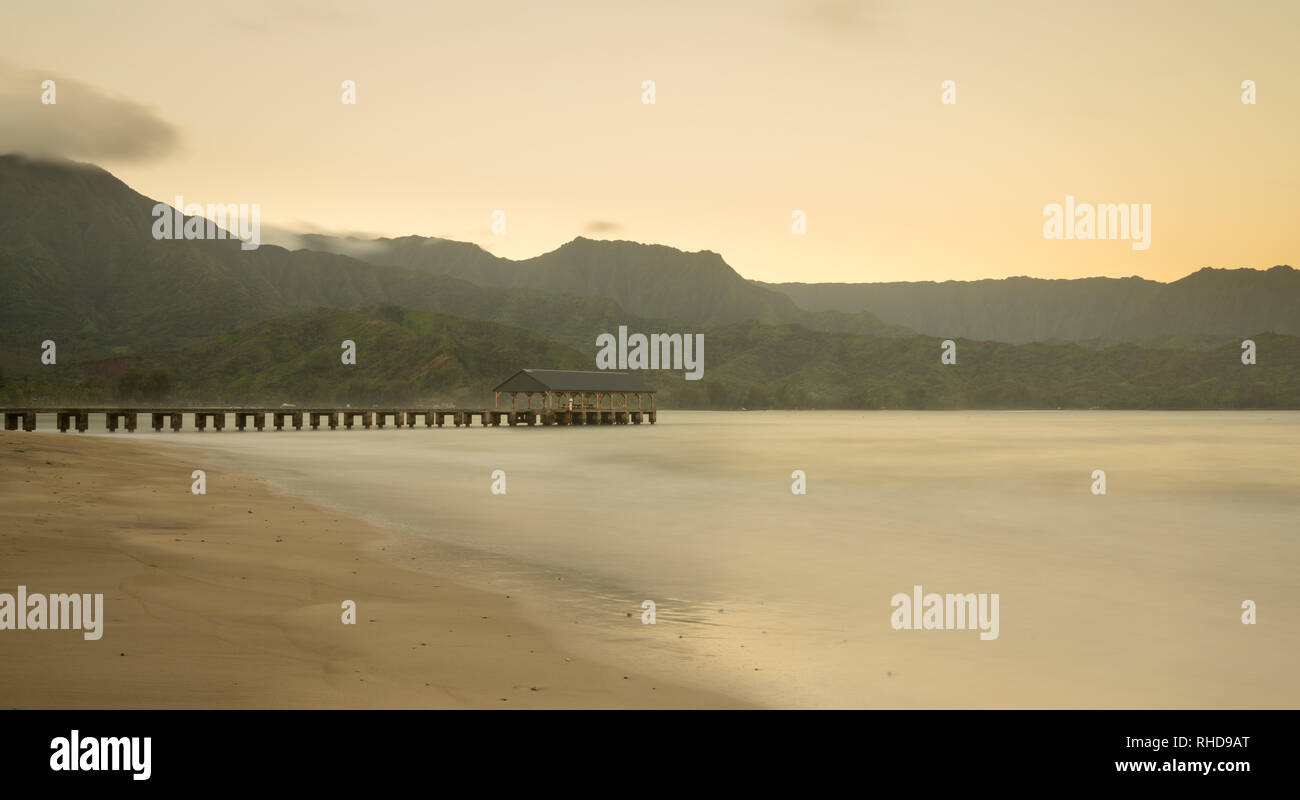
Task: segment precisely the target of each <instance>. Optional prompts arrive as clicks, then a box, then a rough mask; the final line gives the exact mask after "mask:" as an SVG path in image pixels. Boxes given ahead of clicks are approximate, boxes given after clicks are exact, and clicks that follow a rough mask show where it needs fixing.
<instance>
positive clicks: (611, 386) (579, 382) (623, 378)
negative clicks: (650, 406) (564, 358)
mask: <svg viewBox="0 0 1300 800" xmlns="http://www.w3.org/2000/svg"><path fill="white" fill-rule="evenodd" d="M495 391H498V392H653V391H654V388H653V387H651V386H649V385H647V384H646V383H645V381H642V380H641V379H640V378H638V377H636V376H635V375H633V374H632V373H630V372H582V371H580V370H573V369H521V370H519V371H518V372H516V373H515V374H514V375H511V376H510V377H509V378H507V379H506V380H505V381H504V382H503V383H502V384H501V385H500V386H498V387H497V388H496V390H495Z"/></svg>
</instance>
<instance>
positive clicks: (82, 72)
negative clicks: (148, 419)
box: [0, 0, 1300, 282]
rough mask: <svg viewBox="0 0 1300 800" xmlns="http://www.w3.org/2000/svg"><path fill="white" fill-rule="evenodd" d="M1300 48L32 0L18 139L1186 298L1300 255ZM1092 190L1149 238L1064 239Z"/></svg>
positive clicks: (611, 10) (407, 200) (1151, 14)
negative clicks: (1109, 280)
mask: <svg viewBox="0 0 1300 800" xmlns="http://www.w3.org/2000/svg"><path fill="white" fill-rule="evenodd" d="M1297 41H1300V2H1294V1H1293V0H1277V2H1242V1H1241V0H1237V1H1236V2H1204V0H1183V1H1181V2H1180V1H1177V0H1166V1H1165V2H1154V1H1153V0H1128V1H1127V2H1110V1H1109V0H1100V1H1094V2H1089V3H1071V4H1064V3H1054V2H1042V0H1036V1H1035V2H1020V1H1019V0H1015V1H1010V2H980V3H974V2H969V0H943V1H940V0H931V1H929V2H927V1H926V0H916V1H915V2H890V1H889V0H861V1H855V0H803V1H802V2H792V1H790V0H696V1H695V2H675V1H673V0H660V1H659V2H655V3H631V2H617V0H597V1H594V2H589V1H588V0H568V1H566V2H557V3H538V2H536V0H524V1H521V2H516V0H497V1H496V2H491V3H464V2H455V3H451V2H438V1H437V0H434V1H433V2H332V3H331V2H319V3H307V2H301V3H298V2H286V1H284V0H263V1H262V2H241V1H239V0H232V1H229V2H222V3H219V4H217V3H205V4H197V3H190V4H176V3H154V2H137V3H120V4H110V3H103V2H98V0H96V2H88V1H84V0H81V1H78V2H60V0H44V2H40V3H36V2H31V3H13V4H7V5H6V8H5V24H4V25H3V26H2V27H0V152H9V151H20V152H29V153H37V154H46V155H58V156H63V157H69V158H75V159H77V160H81V161H90V162H93V163H96V164H99V165H100V166H103V167H104V168H106V169H108V170H109V171H111V172H112V173H114V174H115V175H117V176H118V177H119V178H121V179H122V180H123V181H125V182H126V183H127V184H129V185H130V186H132V187H133V188H135V189H136V190H138V191H140V192H141V193H143V194H145V195H148V196H149V197H153V198H155V199H159V200H166V201H170V200H171V199H172V198H174V197H175V196H177V195H180V196H183V197H184V198H185V202H187V203H191V202H197V203H204V204H206V203H222V204H224V203H250V204H251V203H257V204H258V205H260V207H261V214H262V222H263V225H265V226H273V227H278V228H284V229H293V230H302V231H312V232H330V233H343V234H348V233H357V234H361V235H374V236H379V235H384V236H401V235H409V234H418V235H425V236H441V237H446V238H450V239H457V240H463V241H472V242H476V243H478V244H480V245H482V246H483V247H485V248H487V249H488V250H490V251H491V252H493V253H496V254H498V255H501V256H505V257H508V258H515V259H520V258H528V257H531V256H534V255H538V254H540V253H543V252H547V251H549V250H553V249H555V248H556V247H558V246H560V245H561V244H563V243H564V242H566V241H568V240H570V239H572V238H574V237H575V236H580V235H581V236H588V237H590V238H598V239H628V240H633V241H639V242H647V243H657V244H666V245H670V246H673V247H677V248H680V249H682V250H688V251H694V250H712V251H715V252H717V253H720V254H722V256H723V258H725V259H726V260H727V262H728V263H729V264H730V265H731V266H732V267H733V268H735V269H736V271H737V272H739V273H740V274H741V275H744V276H745V277H748V278H754V279H758V280H764V281H774V282H775V281H805V282H814V281H845V282H866V281H915V280H937V281H942V280H974V279H979V278H1001V277H1007V276H1012V275H1030V276H1035V277H1044V278H1077V277H1087V276H1097V275H1104V276H1112V277H1123V276H1129V275H1139V276H1142V277H1145V278H1150V279H1154V280H1162V281H1169V280H1176V279H1177V278H1180V277H1182V276H1184V275H1186V274H1188V273H1191V272H1194V271H1196V270H1198V269H1200V268H1202V267H1206V266H1214V267H1256V268H1267V267H1270V266H1273V265H1275V264H1293V265H1300V257H1298V256H1300V224H1297V223H1296V215H1295V211H1296V209H1297V207H1298V206H1300V204H1298V203H1297V201H1298V200H1300V157H1298V156H1297V153H1296V142H1297V141H1300V135H1298V134H1297V131H1300V85H1297V84H1300V48H1297V46H1296V43H1297ZM47 79H48V80H54V81H55V86H56V91H57V102H56V103H55V104H53V105H49V104H43V103H42V102H41V96H42V85H41V82H42V81H43V80H47ZM349 80H350V81H353V82H355V85H356V102H355V104H346V103H344V102H342V97H343V93H344V90H343V87H342V84H343V82H344V81H349ZM1248 80H1249V81H1253V82H1254V86H1255V89H1254V91H1255V98H1254V99H1255V102H1254V103H1253V104H1247V103H1243V102H1242V98H1243V93H1244V92H1245V90H1243V88H1242V84H1243V81H1248ZM645 81H653V82H654V95H655V97H654V100H655V102H654V103H646V102H643V101H644V100H645V99H646V94H645V88H644V86H645ZM945 81H952V86H953V87H954V92H953V94H952V95H951V96H950V98H949V99H955V102H952V103H945V102H943V99H944V98H943V94H944V82H945ZM1067 197H1073V198H1074V202H1075V203H1076V204H1110V203H1126V204H1131V203H1137V204H1140V205H1142V204H1150V207H1151V210H1150V219H1151V223H1150V231H1149V246H1148V247H1147V248H1146V249H1135V248H1134V247H1133V246H1132V245H1133V242H1132V241H1126V240H1123V239H1115V240H1110V239H1107V240H1086V239H1085V240H1080V239H1049V238H1045V236H1044V232H1043V229H1044V221H1045V217H1044V207H1045V206H1047V205H1049V204H1053V203H1055V204H1061V205H1064V204H1065V203H1066V198H1067ZM496 211H504V212H505V230H504V232H503V233H494V232H493V229H492V225H493V213H494V212H496ZM795 212H802V213H803V215H804V217H803V218H804V220H805V225H804V230H805V232H804V233H796V232H795V230H794V228H795V226H794V219H795V218H794V214H795Z"/></svg>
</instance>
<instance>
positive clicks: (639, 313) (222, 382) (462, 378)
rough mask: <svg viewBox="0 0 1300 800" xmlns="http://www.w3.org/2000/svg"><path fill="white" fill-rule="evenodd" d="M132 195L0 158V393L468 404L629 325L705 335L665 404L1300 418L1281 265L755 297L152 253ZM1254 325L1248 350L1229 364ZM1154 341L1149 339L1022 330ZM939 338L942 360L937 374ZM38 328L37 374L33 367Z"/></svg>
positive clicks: (629, 276) (596, 281)
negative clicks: (692, 377) (952, 356)
mask: <svg viewBox="0 0 1300 800" xmlns="http://www.w3.org/2000/svg"><path fill="white" fill-rule="evenodd" d="M154 203H155V201H154V200H151V199H149V198H147V197H144V196H143V195H140V194H139V193H137V192H135V191H133V190H132V189H130V187H128V186H127V185H126V184H124V183H122V182H121V181H120V180H118V179H117V178H115V177H113V176H112V175H110V174H109V173H108V172H106V171H104V170H102V169H99V168H98V167H94V166H91V165H84V164H74V163H70V162H42V161H33V160H30V159H27V158H24V157H20V156H0V279H2V280H3V285H4V287H5V289H4V292H3V293H0V345H2V348H3V349H2V350H0V368H3V369H4V376H5V378H7V379H5V380H4V382H3V384H0V400H3V399H5V398H8V401H10V402H13V401H15V400H23V401H30V400H32V399H33V398H39V397H46V398H52V397H65V398H77V399H83V400H87V401H92V400H93V401H95V402H108V401H117V402H136V401H138V400H139V399H140V398H139V397H135V396H133V394H132V393H133V392H135V391H137V390H138V387H139V386H140V384H141V381H140V380H139V375H140V374H141V372H142V371H150V372H153V373H166V374H167V375H169V376H170V379H169V380H168V381H163V382H155V384H153V385H154V386H155V387H157V386H161V385H164V384H166V385H167V386H169V387H170V388H169V391H170V392H171V393H172V395H173V396H174V397H175V398H177V399H188V400H191V401H194V402H217V401H219V400H230V401H238V400H241V399H242V400H253V399H256V400H258V401H266V402H271V401H275V400H285V401H293V402H309V401H327V400H328V401H336V400H348V401H349V402H398V401H401V402H434V401H444V400H445V401H451V400H455V401H456V402H471V401H472V402H481V401H482V400H483V398H484V396H485V394H487V392H488V390H489V389H490V387H491V385H493V384H494V383H495V382H496V381H498V380H500V379H501V378H503V377H505V376H506V375H507V374H509V373H510V372H512V371H513V370H514V369H517V368H520V367H525V366H549V367H570V368H578V367H582V366H583V365H584V364H585V365H587V366H588V368H591V366H593V365H594V353H595V349H596V348H595V337H596V336H597V335H598V334H600V333H603V332H610V331H614V330H617V328H618V326H620V325H627V326H629V328H630V329H632V330H634V331H635V330H641V331H646V332H650V331H654V332H685V331H691V332H703V333H705V334H706V340H707V343H708V344H707V349H706V370H705V380H703V381H699V382H687V381H684V380H683V379H682V376H681V374H680V373H672V372H659V373H653V374H651V375H648V376H647V378H648V379H649V380H651V382H652V383H654V384H655V385H657V386H659V387H660V388H661V391H662V395H661V398H662V399H663V400H664V401H665V402H666V403H667V404H670V405H679V406H693V407H712V408H735V407H748V408H762V407H845V406H848V407H862V408H879V407H915V408H965V407H1015V408H1022V407H1024V408H1033V407H1052V408H1055V407H1094V406H1104V407H1129V408H1138V407H1210V408H1213V407H1243V406H1245V407H1300V339H1296V338H1293V335H1294V334H1296V333H1300V330H1297V325H1300V305H1298V303H1300V280H1297V275H1296V273H1295V271H1294V270H1291V269H1290V268H1287V267H1279V268H1275V269H1272V270H1268V271H1262V272H1261V271H1254V270H1236V271H1230V272H1225V271H1206V272H1202V273H1197V274H1196V275H1193V276H1189V278H1187V279H1184V280H1183V281H1179V282H1176V283H1174V284H1168V285H1166V284H1159V283H1155V282H1152V281H1142V280H1140V279H1124V280H1119V281H1113V280H1108V279H1088V280H1083V281H1035V280H1033V279H1011V280H1009V281H977V282H974V283H969V284H956V283H950V284H860V285H844V286H837V285H800V284H781V285H779V286H776V287H768V286H765V285H762V284H758V283H755V282H751V281H747V280H746V279H744V278H743V277H741V276H740V275H739V274H738V273H736V271H735V270H733V269H732V268H731V267H730V266H729V265H728V264H727V263H726V262H725V261H724V260H723V259H722V257H721V256H719V255H717V254H716V253H711V252H697V253H686V252H682V251H679V250H675V249H673V248H670V247H664V246H661V245H642V244H637V243H634V242H626V241H594V240H590V239H585V238H579V239H576V240H574V241H572V242H570V243H568V244H566V245H564V246H562V247H560V248H558V249H556V250H554V251H552V252H549V253H546V254H543V255H540V256H537V257H535V258H531V259H525V260H522V261H511V260H508V259H502V258H498V257H496V256H494V255H492V254H491V253H488V252H487V251H485V250H483V249H482V248H480V247H478V246H476V245H473V244H468V243H464V242H454V241H449V240H445V239H436V238H424V237H415V236H410V237H403V238H398V239H378V240H373V241H359V240H355V239H339V238H333V237H328V236H320V235H309V236H306V237H304V238H303V241H304V243H306V244H307V245H308V246H309V247H310V248H312V249H300V250H294V251H290V250H286V249H284V248H281V247H276V246H271V245H265V244H264V245H262V247H260V248H259V249H257V250H251V251H245V250H242V249H240V247H239V244H238V242H235V241H230V240H215V241H206V240H192V241H187V240H163V241H159V240H155V239H154V238H153V236H152V223H153V219H154V218H153V216H152V209H153V206H154ZM349 254H351V255H349ZM354 256H357V257H354ZM801 306H803V307H801ZM882 320H885V321H882ZM909 328H914V329H915V330H909ZM916 331H920V333H917V332H916ZM1269 331H1277V332H1278V334H1290V335H1269ZM349 334H351V335H349ZM1259 334H1265V335H1264V336H1262V337H1261V336H1259ZM1251 336H1255V337H1256V338H1258V339H1259V346H1260V349H1261V358H1260V363H1259V364H1258V365H1257V366H1253V367H1250V368H1248V369H1243V368H1242V365H1241V364H1240V359H1239V352H1240V351H1239V344H1240V341H1241V339H1244V338H1247V337H1251ZM1151 337H1162V338H1160V340H1159V341H1160V343H1161V344H1162V345H1163V347H1162V348H1154V347H1151V346H1147V345H1143V346H1137V345H1132V344H1129V345H1122V346H1104V345H1103V344H1100V343H1098V342H1097V341H1087V343H1086V346H1082V345H1080V344H1077V343H1065V342H1061V341H1058V342H1056V343H1052V344H1029V342H1032V341H1035V340H1041V339H1057V340H1060V339H1070V338H1076V339H1079V340H1097V339H1101V338H1104V339H1107V340H1110V341H1112V342H1113V341H1114V340H1116V339H1125V338H1127V339H1134V340H1141V339H1150V338H1151ZM342 338H351V339H354V340H356V341H357V342H358V344H359V345H360V346H361V349H360V352H361V354H362V356H361V358H360V359H359V363H358V365H357V367H356V368H351V369H350V368H348V367H344V366H342V365H340V363H339V359H338V353H339V343H340V341H341V339H342ZM944 338H953V339H958V340H959V346H960V354H959V360H958V366H956V367H950V366H944V365H940V363H939V342H940V339H944ZM46 339H53V340H55V341H57V343H58V353H59V360H58V365H57V368H55V367H47V366H45V365H42V364H40V362H39V354H40V343H41V342H42V341H43V340H46ZM979 339H988V340H998V339H1001V340H1004V341H1005V342H1008V343H1005V344H1000V343H998V342H996V341H987V342H980V341H972V340H979ZM489 396H490V395H489Z"/></svg>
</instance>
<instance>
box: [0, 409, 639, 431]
mask: <svg viewBox="0 0 1300 800" xmlns="http://www.w3.org/2000/svg"><path fill="white" fill-rule="evenodd" d="M3 413H4V427H5V430H7V431H16V430H20V429H21V430H24V431H34V430H36V415H37V414H52V415H54V419H55V425H56V427H57V428H58V429H59V431H60V432H67V431H69V430H76V431H78V432H83V433H84V432H85V431H86V430H88V429H89V428H90V417H91V415H92V414H93V415H96V416H98V415H100V414H102V415H103V417H104V429H105V430H107V431H108V432H109V433H114V432H116V431H118V430H124V431H126V432H128V433H130V432H133V431H135V430H136V429H137V428H138V427H139V425H140V423H141V422H142V421H144V422H146V423H147V424H148V426H149V427H152V428H153V429H154V430H155V431H161V430H163V429H164V428H167V429H170V430H172V431H177V432H179V431H181V430H183V429H184V426H185V418H186V417H190V418H191V420H192V423H193V429H194V430H196V431H207V430H213V431H224V430H226V428H227V426H228V425H229V424H230V423H232V422H233V423H234V428H235V430H237V431H244V430H248V429H250V428H251V429H252V430H254V431H263V430H267V429H268V428H269V429H272V430H277V431H282V430H284V429H285V428H292V429H293V430H302V429H303V428H304V427H306V428H310V429H311V430H319V429H321V428H325V429H327V430H331V431H332V430H337V429H339V428H342V429H344V430H352V429H353V428H354V427H360V428H362V429H365V430H369V429H371V428H377V429H382V428H384V427H386V426H388V425H391V426H392V427H394V428H402V427H407V428H414V427H415V426H416V424H417V423H423V426H424V427H426V428H434V427H437V428H442V427H444V426H447V427H455V428H469V427H473V426H474V425H475V424H477V425H478V426H479V427H484V428H486V427H500V426H503V425H504V426H506V427H534V426H543V427H544V426H561V427H562V426H568V425H640V424H641V423H643V422H649V423H650V424H651V425H653V424H655V422H656V421H657V419H658V415H657V412H656V411H654V410H650V409H635V408H632V409H618V408H615V409H610V408H573V409H568V408H558V409H545V408H534V409H516V410H508V409H507V410H502V409H495V408H243V407H237V408H180V407H176V408H144V407H137V408H102V407H100V408H87V407H70V406H50V407H39V408H36V407H33V408H6V409H4V410H3ZM268 423H269V424H268Z"/></svg>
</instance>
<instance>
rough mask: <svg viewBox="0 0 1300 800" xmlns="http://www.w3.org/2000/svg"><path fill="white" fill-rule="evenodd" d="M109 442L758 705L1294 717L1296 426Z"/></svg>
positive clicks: (649, 665)
mask: <svg viewBox="0 0 1300 800" xmlns="http://www.w3.org/2000/svg"><path fill="white" fill-rule="evenodd" d="M231 422H232V423H233V420H231ZM187 423H188V420H187ZM41 424H42V427H43V428H49V427H52V421H50V420H42V423H41ZM189 427H190V428H192V426H189ZM62 435H69V436H71V435H76V434H62ZM113 435H114V436H119V437H120V436H123V435H124V434H121V433H117V434H113ZM125 435H129V436H130V437H131V438H133V439H142V440H147V441H155V442H165V443H174V444H182V445H186V446H191V447H197V448H198V449H199V451H200V452H201V453H202V457H201V459H200V461H201V463H196V464H195V465H194V467H195V468H203V469H207V470H208V492H209V494H214V493H219V492H221V491H222V475H223V474H225V471H228V470H230V469H239V470H244V471H250V472H255V473H257V474H259V475H262V476H263V477H265V478H266V479H268V480H269V481H270V482H272V483H273V484H274V485H276V486H277V487H279V488H280V489H281V490H282V491H284V492H286V493H291V494H294V495H297V496H302V497H305V498H308V499H311V500H313V501H315V502H318V503H321V504H324V505H327V506H330V507H334V508H337V509H339V510H341V511H345V512H349V513H354V514H358V515H361V516H364V517H366V518H369V519H371V520H374V521H377V522H380V523H383V524H386V525H390V526H394V527H396V528H399V529H402V530H404V531H407V532H409V533H411V534H413V535H412V536H411V537H408V539H407V543H406V544H404V545H401V546H396V545H388V546H387V547H388V549H387V550H386V551H385V555H387V556H389V557H393V558H395V559H398V560H400V561H402V562H403V563H406V564H408V565H410V566H414V567H418V568H421V569H425V570H428V571H429V572H430V573H431V578H430V579H431V580H436V576H438V575H452V576H454V577H456V578H458V579H460V580H463V581H465V582H468V583H472V584H475V585H480V586H483V587H486V588H490V589H491V590H493V591H500V592H503V593H506V594H510V595H511V596H512V598H514V599H517V600H518V601H519V603H520V608H521V609H522V610H523V611H524V613H525V614H526V615H527V616H528V617H529V618H530V619H531V620H533V621H535V622H536V623H538V624H540V625H542V626H543V627H545V628H546V629H547V630H548V631H550V632H551V633H552V635H553V636H554V637H555V638H556V640H557V643H559V644H561V645H562V646H564V647H567V648H570V649H572V650H573V651H574V652H575V653H578V654H580V655H582V656H586V657H592V658H600V659H604V660H607V661H610V662H611V663H617V664H622V665H626V666H627V667H628V668H629V669H636V670H637V671H638V672H639V674H649V675H651V676H662V678H663V679H665V680H673V681H676V682H678V683H683V684H688V685H692V686H701V687H708V688H713V689H716V690H719V691H724V692H728V693H730V694H732V695H733V696H735V697H737V698H740V699H743V700H746V701H750V702H755V703H760V704H765V705H773V706H781V707H868V708H880V707H890V708H920V707H1015V708H1019V707H1030V708H1058V707H1059V708H1093V707H1122V708H1127V707H1141V708H1146V707H1174V708H1182V707H1192V708H1201V707H1286V708H1296V707H1300V679H1298V677H1297V675H1298V674H1300V671H1298V670H1297V669H1296V664H1297V663H1300V576H1298V575H1297V569H1298V568H1300V412H1116V411H1092V412H987V411H986V412H904V411H880V412H851V411H841V412H834V411H826V412H735V413H719V412H671V411H665V412H661V417H660V423H659V424H658V425H655V426H650V425H641V426H606V427H591V428H533V429H508V428H504V427H503V428H500V429H492V428H489V429H483V428H479V427H474V428H472V429H456V428H451V427H447V428H443V429H436V428H435V429H425V428H424V427H423V426H422V425H421V426H418V427H416V428H414V429H393V428H387V429H384V430H370V431H364V430H360V429H357V430H353V431H349V432H344V431H341V430H340V431H336V432H329V431H318V432H313V431H309V430H304V431H300V432H294V431H285V432H282V433H275V432H262V433H256V432H252V431H249V432H244V433H237V432H235V431H234V430H233V429H227V430H226V431H225V432H222V433H214V432H207V433H203V434H199V433H194V432H190V431H187V432H184V433H180V434H175V433H170V432H163V433H159V434H155V433H152V432H148V433H136V434H125ZM497 470H501V471H503V472H504V474H505V485H506V492H505V494H494V493H493V492H492V491H491V489H492V485H493V482H494V478H493V473H494V472H495V471H497ZM795 470H802V471H803V472H804V473H805V475H806V487H807V492H806V494H802V495H800V494H795V493H793V492H792V491H791V486H792V483H793V482H794V478H793V477H792V473H793V472H794V471H795ZM1094 470H1104V472H1105V477H1106V484H1107V485H1106V494H1104V495H1098V494H1094V493H1093V491H1092V489H1093V486H1094V477H1093V472H1094ZM177 480H178V481H179V482H181V483H184V484H185V485H186V486H188V482H189V476H188V474H187V475H184V476H178V478H177ZM915 586H921V587H923V590H922V591H923V592H925V593H930V592H934V593H938V594H946V593H955V594H956V593H959V594H966V593H976V594H987V595H992V594H997V595H998V631H997V638H996V639H982V638H981V636H980V632H979V631H978V630H973V629H953V630H948V629H940V630H924V629H913V630H906V629H904V630H898V629H895V627H894V626H893V625H892V624H891V616H892V615H893V613H894V608H893V607H892V606H891V598H893V597H894V595H896V594H899V593H902V594H907V595H909V596H910V595H911V594H912V593H913V591H914V589H913V587H915ZM645 601H651V602H653V603H654V604H655V624H653V625H650V624H644V623H643V620H642V613H643V603H645ZM1245 601H1251V602H1253V603H1254V604H1255V609H1256V611H1255V613H1256V620H1257V621H1256V624H1253V625H1246V624H1243V622H1242V614H1243V610H1242V604H1243V602H1245Z"/></svg>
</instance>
